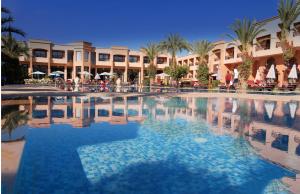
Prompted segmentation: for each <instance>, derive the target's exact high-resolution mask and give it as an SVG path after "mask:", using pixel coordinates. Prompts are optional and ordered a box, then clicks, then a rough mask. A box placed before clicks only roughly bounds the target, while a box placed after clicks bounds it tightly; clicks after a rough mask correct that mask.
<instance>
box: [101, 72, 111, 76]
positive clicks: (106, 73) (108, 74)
mask: <svg viewBox="0 0 300 194" xmlns="http://www.w3.org/2000/svg"><path fill="white" fill-rule="evenodd" d="M99 75H104V76H112V75H113V73H108V72H103V73H100V74H99Z"/></svg>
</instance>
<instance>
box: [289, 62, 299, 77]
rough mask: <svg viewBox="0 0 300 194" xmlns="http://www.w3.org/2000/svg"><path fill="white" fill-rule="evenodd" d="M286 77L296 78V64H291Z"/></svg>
mask: <svg viewBox="0 0 300 194" xmlns="http://www.w3.org/2000/svg"><path fill="white" fill-rule="evenodd" d="M288 78H290V79H298V75H297V67H296V64H294V65H293V67H292V69H291V72H290V73H289V76H288Z"/></svg>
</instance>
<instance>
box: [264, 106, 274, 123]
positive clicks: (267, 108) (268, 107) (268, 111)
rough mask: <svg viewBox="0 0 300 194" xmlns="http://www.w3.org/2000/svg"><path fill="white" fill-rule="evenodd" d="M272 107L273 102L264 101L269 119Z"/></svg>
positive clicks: (271, 114)
mask: <svg viewBox="0 0 300 194" xmlns="http://www.w3.org/2000/svg"><path fill="white" fill-rule="evenodd" d="M274 108H275V103H274V102H266V103H265V109H266V111H267V114H268V117H269V119H271V118H272V117H273V111H274Z"/></svg>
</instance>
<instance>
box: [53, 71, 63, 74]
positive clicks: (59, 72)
mask: <svg viewBox="0 0 300 194" xmlns="http://www.w3.org/2000/svg"><path fill="white" fill-rule="evenodd" d="M51 73H53V74H65V72H63V71H53V72H51Z"/></svg>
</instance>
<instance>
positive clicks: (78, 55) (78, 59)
mask: <svg viewBox="0 0 300 194" xmlns="http://www.w3.org/2000/svg"><path fill="white" fill-rule="evenodd" d="M76 61H81V51H76Z"/></svg>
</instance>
